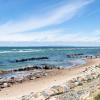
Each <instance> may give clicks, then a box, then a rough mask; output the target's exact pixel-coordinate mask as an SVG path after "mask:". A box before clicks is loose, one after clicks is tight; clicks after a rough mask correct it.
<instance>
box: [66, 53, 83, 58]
mask: <svg viewBox="0 0 100 100" xmlns="http://www.w3.org/2000/svg"><path fill="white" fill-rule="evenodd" d="M82 55H84V54H83V53H78V54H67V55H66V56H67V57H68V58H73V57H79V56H82Z"/></svg>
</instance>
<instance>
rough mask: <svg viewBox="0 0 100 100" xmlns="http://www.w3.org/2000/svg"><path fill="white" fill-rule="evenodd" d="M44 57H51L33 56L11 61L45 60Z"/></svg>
mask: <svg viewBox="0 0 100 100" xmlns="http://www.w3.org/2000/svg"><path fill="white" fill-rule="evenodd" d="M44 59H49V58H48V57H36V58H34V57H32V58H23V59H16V60H15V61H11V62H13V63H15V62H16V63H18V62H25V61H32V60H44Z"/></svg>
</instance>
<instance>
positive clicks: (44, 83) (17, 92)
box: [0, 58, 100, 100]
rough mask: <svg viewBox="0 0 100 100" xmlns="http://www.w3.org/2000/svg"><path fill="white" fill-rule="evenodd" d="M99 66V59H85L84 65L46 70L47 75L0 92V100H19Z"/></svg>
mask: <svg viewBox="0 0 100 100" xmlns="http://www.w3.org/2000/svg"><path fill="white" fill-rule="evenodd" d="M98 64H100V58H94V59H86V64H83V65H78V66H74V67H72V68H66V69H52V70H46V73H47V75H45V76H43V77H40V78H36V79H34V80H30V81H25V82H23V83H20V84H14V85H12V86H11V87H7V88H4V89H2V90H1V91H0V100H20V99H19V98H20V97H21V96H24V95H28V94H30V93H31V92H34V93H37V92H41V91H43V90H45V89H48V88H50V87H52V86H55V85H60V84H62V83H64V82H66V81H68V80H70V79H72V78H74V77H77V76H79V74H80V73H82V72H83V71H84V70H86V68H88V67H92V66H96V65H98Z"/></svg>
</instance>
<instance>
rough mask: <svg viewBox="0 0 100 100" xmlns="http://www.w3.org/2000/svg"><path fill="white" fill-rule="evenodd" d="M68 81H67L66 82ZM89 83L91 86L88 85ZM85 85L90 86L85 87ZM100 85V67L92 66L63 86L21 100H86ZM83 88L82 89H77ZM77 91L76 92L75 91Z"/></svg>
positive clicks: (23, 97)
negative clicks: (92, 90)
mask: <svg viewBox="0 0 100 100" xmlns="http://www.w3.org/2000/svg"><path fill="white" fill-rule="evenodd" d="M65 81H66V80H65ZM88 83H89V84H88ZM84 84H88V85H87V87H84ZM98 84H99V85H100V65H96V66H91V67H88V68H86V69H85V70H84V71H82V72H81V73H80V74H79V75H77V77H74V78H72V79H70V80H68V81H66V82H65V83H63V84H60V85H57V86H52V87H50V88H48V89H46V90H44V91H41V92H37V93H34V92H32V93H30V94H29V95H25V96H22V97H21V98H19V99H20V100H84V99H85V98H86V97H88V96H89V95H90V93H91V89H95V86H97V85H98ZM78 87H82V88H81V89H76V88H78ZM75 89H76V90H75Z"/></svg>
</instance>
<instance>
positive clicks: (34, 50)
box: [0, 47, 100, 70]
mask: <svg viewBox="0 0 100 100" xmlns="http://www.w3.org/2000/svg"><path fill="white" fill-rule="evenodd" d="M74 53H83V54H84V55H95V54H100V48H97V47H94V48H89V47H1V48H0V69H3V70H9V69H16V68H21V67H25V66H26V67H27V66H31V65H39V66H41V65H42V64H49V65H55V66H63V67H69V66H73V65H78V64H83V63H85V62H84V60H82V59H80V58H74V59H73V58H67V56H66V55H67V54H74ZM44 56H46V57H48V58H49V59H46V60H34V61H26V62H19V63H12V61H15V60H16V59H25V58H31V57H44Z"/></svg>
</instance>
